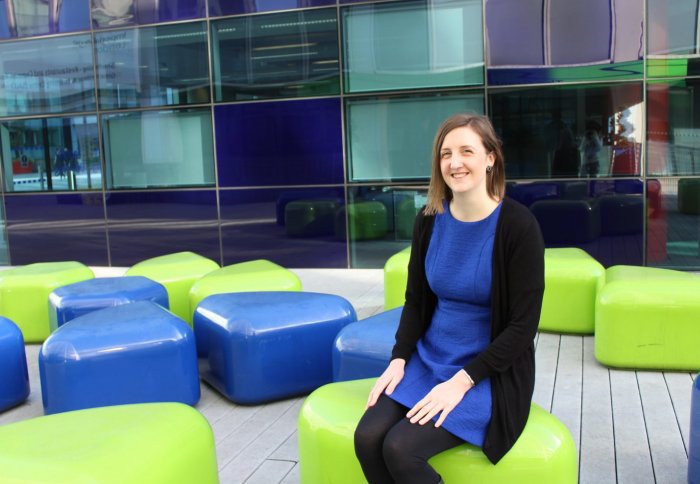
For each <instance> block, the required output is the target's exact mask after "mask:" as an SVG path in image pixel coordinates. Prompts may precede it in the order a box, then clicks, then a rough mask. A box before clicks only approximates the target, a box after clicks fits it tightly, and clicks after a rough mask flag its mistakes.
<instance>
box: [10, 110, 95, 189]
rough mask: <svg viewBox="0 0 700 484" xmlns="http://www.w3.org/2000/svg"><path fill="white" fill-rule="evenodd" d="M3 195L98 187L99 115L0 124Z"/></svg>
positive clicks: (14, 121) (23, 120)
mask: <svg viewBox="0 0 700 484" xmlns="http://www.w3.org/2000/svg"><path fill="white" fill-rule="evenodd" d="M0 147H1V149H2V152H1V156H2V162H3V174H4V177H3V178H4V180H5V191H8V192H26V191H51V190H91V189H100V188H102V165H101V163H100V147H99V138H98V135H97V117H95V116H76V117H72V118H42V119H22V120H13V121H3V122H0Z"/></svg>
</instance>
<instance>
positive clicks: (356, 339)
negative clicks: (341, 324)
mask: <svg viewBox="0 0 700 484" xmlns="http://www.w3.org/2000/svg"><path fill="white" fill-rule="evenodd" d="M402 310H403V306H402V307H398V308H395V309H392V310H390V311H386V312H383V313H379V314H376V315H374V316H371V317H369V318H367V319H363V320H362V321H358V322H356V323H352V324H348V325H347V326H346V327H345V328H343V329H342V330H341V331H340V333H338V337H337V338H336V339H335V343H334V344H333V381H334V382H338V381H347V380H360V379H363V378H373V377H377V376H379V375H381V374H382V372H383V371H384V370H385V369H386V367H387V365H388V364H389V360H390V359H391V349H392V348H393V347H394V341H395V336H396V329H397V328H398V327H399V320H400V319H401V311H402Z"/></svg>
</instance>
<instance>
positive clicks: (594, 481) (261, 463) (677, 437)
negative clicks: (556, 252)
mask: <svg viewBox="0 0 700 484" xmlns="http://www.w3.org/2000/svg"><path fill="white" fill-rule="evenodd" d="M295 272H296V273H297V274H298V275H299V276H300V278H301V279H302V283H303V286H304V289H305V290H307V291H317V292H332V293H334V294H339V295H341V296H344V297H346V298H347V299H348V300H349V301H350V302H352V304H353V306H354V307H355V309H356V310H357V313H358V317H359V318H365V317H367V316H371V315H372V314H375V313H377V312H380V311H381V310H382V306H383V276H382V271H381V270H378V269H352V270H341V269H299V270H295ZM536 343H537V383H536V388H535V395H534V400H535V402H536V403H538V404H539V405H541V406H542V407H544V408H545V409H547V410H549V411H550V412H552V413H553V414H554V415H556V416H557V417H559V418H560V419H561V420H562V421H563V422H564V424H566V426H567V427H568V428H569V430H570V431H571V434H572V435H573V437H574V441H575V442H576V445H577V448H578V449H579V477H580V479H579V480H580V482H581V483H585V484H606V483H620V484H628V483H629V484H645V483H654V482H656V483H669V484H671V483H673V484H680V483H685V482H687V477H686V473H687V466H688V432H689V426H690V397H691V389H692V381H693V380H692V378H693V374H690V373H685V372H678V373H676V372H650V371H619V370H609V369H607V368H605V367H603V366H601V365H600V364H598V363H597V362H596V361H595V359H594V357H593V337H592V336H585V337H581V336H565V335H557V334H546V333H541V334H539V335H538V337H537V341H536ZM38 350H39V346H38V345H28V346H27V359H28V362H29V374H30V383H31V388H32V392H31V395H30V396H29V400H28V401H27V402H26V403H25V404H23V405H21V406H19V407H16V408H14V409H12V410H9V411H7V412H5V413H2V414H0V425H3V424H7V423H10V422H14V421H18V420H23V419H27V418H31V417H36V416H39V415H42V414H43V411H42V407H41V393H40V385H39V372H38V361H37V353H38ZM302 402H303V398H294V399H289V400H284V401H280V402H274V403H269V404H266V405H259V406H240V405H236V404H233V403H231V402H229V401H228V400H226V399H225V398H223V397H222V396H220V395H219V394H218V393H217V392H215V391H214V390H213V389H211V388H210V387H208V386H207V385H204V384H203V385H202V399H201V401H200V402H199V404H198V405H197V408H198V409H199V410H200V411H201V412H202V414H203V415H204V416H205V417H206V418H207V419H208V420H209V422H210V423H211V426H212V428H213V430H214V435H215V438H216V449H217V459H218V463H219V471H220V479H221V482H222V483H224V484H228V483H243V482H245V483H249V484H253V483H256V484H258V483H259V484H270V483H285V484H289V483H298V482H299V465H298V461H299V457H298V456H299V454H298V448H297V442H296V438H297V436H296V419H297V413H298V411H299V408H300V406H301V404H302ZM543 484H544V483H543ZM547 484H548V483H547Z"/></svg>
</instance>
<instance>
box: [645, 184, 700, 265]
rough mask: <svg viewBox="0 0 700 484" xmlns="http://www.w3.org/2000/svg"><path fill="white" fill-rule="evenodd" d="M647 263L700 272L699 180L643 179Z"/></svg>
mask: <svg viewBox="0 0 700 484" xmlns="http://www.w3.org/2000/svg"><path fill="white" fill-rule="evenodd" d="M647 205H648V208H647V264H648V265H651V266H658V267H666V268H669V269H681V270H686V271H687V270H691V271H698V270H700V178H698V177H684V178H659V179H647Z"/></svg>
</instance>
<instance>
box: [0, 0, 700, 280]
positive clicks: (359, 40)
mask: <svg viewBox="0 0 700 484" xmlns="http://www.w3.org/2000/svg"><path fill="white" fill-rule="evenodd" d="M699 18H700V0H678V1H671V0H591V1H586V2H581V1H578V0H557V1H551V0H430V1H428V0H401V1H398V0H386V1H374V0H255V1H246V2H239V1H235V2H234V1H228V0H169V1H167V2H166V1H156V0H118V1H115V0H71V1H65V0H64V1H54V0H21V1H20V0H0V159H1V167H0V173H1V175H2V183H1V184H0V186H1V188H2V194H1V196H2V205H1V206H0V229H1V230H2V233H1V234H0V264H6V263H11V264H24V263H29V262H34V261H45V260H80V261H83V262H86V263H90V264H96V265H110V264H111V265H130V264H133V263H135V262H138V261H139V260H142V259H144V258H148V257H153V256H157V255H162V254H165V253H169V252H176V251H181V250H192V251H195V252H198V253H200V254H202V255H205V256H207V257H210V258H212V259H214V260H216V261H218V262H220V263H223V264H231V263H235V262H240V261H244V260H250V259H256V258H266V259H269V260H272V261H274V262H277V263H279V264H282V265H285V266H288V267H381V266H382V265H383V264H384V262H385V261H386V259H387V258H388V257H389V256H391V255H392V254H393V253H395V252H397V251H398V250H401V249H402V248H404V247H406V246H408V245H409V243H410V236H411V228H412V224H413V219H414V217H415V214H416V213H417V211H418V210H419V209H420V207H421V206H422V205H423V204H424V203H425V197H426V188H427V184H428V179H429V175H430V163H431V159H430V158H431V144H432V139H433V137H434V135H435V131H436V128H437V126H438V125H439V124H440V122H441V121H442V120H443V119H444V118H445V117H447V116H449V115H451V114H453V113H455V112H475V113H484V114H487V115H489V116H490V117H491V118H492V120H493V122H494V125H495V127H496V129H497V131H498V134H499V135H500V136H501V137H502V139H503V143H504V151H505V155H506V175H507V180H508V185H507V194H508V195H509V196H510V197H512V198H514V199H516V200H518V201H520V202H521V203H523V204H524V205H526V206H527V207H528V208H529V209H530V210H531V211H532V213H533V214H534V215H535V217H536V218H537V220H538V221H539V223H540V226H541V227H542V232H543V235H544V238H545V243H546V245H547V247H568V246H574V247H580V248H583V249H584V250H586V251H587V252H589V253H590V254H591V255H593V256H594V257H596V258H597V259H598V260H599V261H601V263H603V264H604V265H605V266H610V265H614V264H645V265H653V266H659V267H671V268H677V269H684V270H700V252H699V249H698V244H699V241H700V218H699V217H700V208H699V207H700V142H699V141H697V140H700V131H699V130H700V118H698V114H697V113H698V112H700V106H698V108H699V109H696V108H695V105H696V104H697V100H696V99H695V90H696V89H697V88H699V87H700V61H698V59H700V56H699V55H698V54H699V53H700V45H699V44H700V41H698V39H699V38H700V33H699V31H698V25H700V21H699ZM572 19H575V21H572ZM696 118H698V119H696ZM103 180H104V181H103ZM49 240H50V243H47V242H46V241H49Z"/></svg>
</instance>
